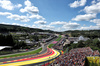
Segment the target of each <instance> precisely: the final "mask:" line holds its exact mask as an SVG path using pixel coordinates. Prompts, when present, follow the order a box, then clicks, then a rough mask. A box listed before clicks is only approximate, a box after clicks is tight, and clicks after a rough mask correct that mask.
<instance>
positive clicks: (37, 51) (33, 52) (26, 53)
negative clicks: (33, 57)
mask: <svg viewBox="0 0 100 66" xmlns="http://www.w3.org/2000/svg"><path fill="white" fill-rule="evenodd" d="M41 50H42V48H39V49H37V50H35V51H30V52H25V53H20V54H14V55H8V56H2V57H0V58H9V57H15V56H23V55H29V54H36V53H39V52H40V51H41Z"/></svg>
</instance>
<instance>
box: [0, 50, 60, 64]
mask: <svg viewBox="0 0 100 66" xmlns="http://www.w3.org/2000/svg"><path fill="white" fill-rule="evenodd" d="M59 55H60V53H59V52H58V51H56V50H54V49H50V48H47V52H46V53H44V54H41V55H38V56H34V57H29V58H23V59H17V60H12V61H5V62H2V64H0V66H28V65H30V64H33V65H34V64H39V63H42V62H45V61H48V60H51V59H54V58H56V57H58V56H59Z"/></svg>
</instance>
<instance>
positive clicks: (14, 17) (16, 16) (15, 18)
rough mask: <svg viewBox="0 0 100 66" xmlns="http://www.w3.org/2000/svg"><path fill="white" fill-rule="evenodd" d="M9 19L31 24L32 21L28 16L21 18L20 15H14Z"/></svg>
mask: <svg viewBox="0 0 100 66" xmlns="http://www.w3.org/2000/svg"><path fill="white" fill-rule="evenodd" d="M7 18H10V19H14V20H19V21H21V22H29V21H30V19H29V18H28V17H27V16H19V15H16V14H14V15H13V14H12V15H10V16H7Z"/></svg>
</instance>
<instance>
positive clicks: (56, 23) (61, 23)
mask: <svg viewBox="0 0 100 66" xmlns="http://www.w3.org/2000/svg"><path fill="white" fill-rule="evenodd" d="M64 24H66V22H63V21H62V22H61V21H56V22H51V23H50V25H64Z"/></svg>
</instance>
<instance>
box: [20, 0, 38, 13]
mask: <svg viewBox="0 0 100 66" xmlns="http://www.w3.org/2000/svg"><path fill="white" fill-rule="evenodd" d="M24 4H25V5H26V7H25V8H22V9H20V12H22V13H24V12H28V13H30V14H37V13H39V10H38V8H37V7H35V6H32V5H31V2H30V1H29V0H27V1H25V2H24Z"/></svg>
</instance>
